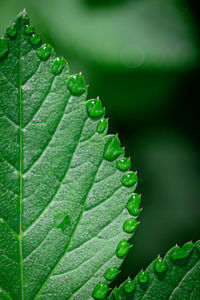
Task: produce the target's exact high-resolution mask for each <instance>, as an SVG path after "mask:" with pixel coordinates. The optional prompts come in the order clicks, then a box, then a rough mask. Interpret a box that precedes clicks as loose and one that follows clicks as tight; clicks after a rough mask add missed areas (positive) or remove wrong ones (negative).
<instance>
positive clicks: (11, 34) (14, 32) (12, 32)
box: [6, 24, 17, 38]
mask: <svg viewBox="0 0 200 300" xmlns="http://www.w3.org/2000/svg"><path fill="white" fill-rule="evenodd" d="M6 33H7V35H8V36H9V37H10V38H14V37H16V35H17V29H16V25H15V24H13V25H12V26H10V27H8V28H7V30H6Z"/></svg>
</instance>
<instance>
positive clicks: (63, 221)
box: [54, 212, 71, 230]
mask: <svg viewBox="0 0 200 300" xmlns="http://www.w3.org/2000/svg"><path fill="white" fill-rule="evenodd" d="M70 224H71V222H70V217H69V215H68V214H67V213H65V212H61V213H58V214H57V215H55V217H54V225H55V227H56V228H61V229H62V230H65V229H66V228H67V227H68V226H69V225H70Z"/></svg>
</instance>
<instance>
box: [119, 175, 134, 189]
mask: <svg viewBox="0 0 200 300" xmlns="http://www.w3.org/2000/svg"><path fill="white" fill-rule="evenodd" d="M121 182H122V184H123V185H125V186H128V187H129V186H132V185H134V184H136V183H137V174H136V173H135V172H127V173H126V174H125V175H124V176H123V177H122V180H121Z"/></svg>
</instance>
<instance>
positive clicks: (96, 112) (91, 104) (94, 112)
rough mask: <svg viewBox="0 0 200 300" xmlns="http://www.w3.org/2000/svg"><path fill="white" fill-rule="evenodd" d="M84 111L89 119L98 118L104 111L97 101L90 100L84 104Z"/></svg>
mask: <svg viewBox="0 0 200 300" xmlns="http://www.w3.org/2000/svg"><path fill="white" fill-rule="evenodd" d="M86 109H87V113H88V116H89V117H90V118H99V117H102V116H103V115H104V114H105V109H104V108H103V106H102V103H101V101H100V100H99V99H92V100H89V101H87V102H86Z"/></svg>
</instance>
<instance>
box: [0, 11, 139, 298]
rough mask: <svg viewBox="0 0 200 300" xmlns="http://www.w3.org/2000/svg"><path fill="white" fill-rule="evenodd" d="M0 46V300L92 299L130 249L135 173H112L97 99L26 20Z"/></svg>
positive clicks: (116, 148) (117, 152) (110, 147)
mask: <svg viewBox="0 0 200 300" xmlns="http://www.w3.org/2000/svg"><path fill="white" fill-rule="evenodd" d="M0 41H1V42H0V86H1V93H0V266H1V267H0V299H15V300H16V299H21V300H23V299H27V300H29V299H40V300H44V299H48V300H51V299H54V300H55V299H59V300H62V299H73V300H75V299H77V300H79V299H91V298H92V292H93V290H94V287H95V286H96V285H97V287H96V290H95V293H99V291H98V286H101V283H100V284H99V282H103V287H105V288H104V292H105V291H107V290H108V289H107V287H106V286H107V284H108V283H107V282H105V278H104V276H103V275H104V273H106V271H107V270H108V269H110V268H116V267H117V268H119V267H120V265H121V263H122V258H123V257H124V256H125V254H126V253H127V252H128V250H129V248H130V247H129V245H130V244H129V243H128V242H127V240H128V239H129V238H130V237H131V236H132V235H131V234H130V233H127V232H125V231H123V224H124V222H125V221H126V220H127V219H129V217H130V215H129V212H128V210H127V209H126V203H127V201H128V199H129V198H130V196H131V195H132V193H133V191H134V190H135V187H136V185H137V180H136V179H137V177H136V173H134V172H130V171H129V172H128V173H127V172H126V171H123V170H120V169H118V167H117V166H118V165H119V164H118V163H117V160H118V159H121V158H123V157H124V149H123V148H121V145H120V142H119V140H118V138H116V137H115V138H114V137H113V136H112V135H108V136H107V135H106V133H107V128H108V122H107V120H106V119H104V118H103V117H104V113H105V111H104V108H103V107H102V105H101V102H100V100H99V99H94V100H89V101H87V100H86V96H87V86H86V84H85V81H84V78H83V76H82V75H81V74H77V75H73V76H71V75H70V73H69V68H68V64H67V63H66V61H65V60H64V59H63V58H57V57H56V55H55V51H54V50H53V48H52V47H51V46H50V45H47V44H42V41H41V37H40V35H38V34H37V33H35V30H34V28H33V27H31V26H30V25H29V20H28V17H27V15H26V12H25V11H24V12H22V13H21V14H20V15H19V16H18V17H17V19H16V22H15V23H13V24H12V26H11V27H9V29H8V30H7V33H6V34H5V36H4V37H3V38H2V39H1V40H0ZM113 140H114V141H117V143H116V145H115V143H112V141H113ZM106 153H109V155H108V159H107V158H106V155H105V154H106ZM133 179H134V180H133ZM131 180H132V183H131ZM127 181H128V183H129V185H128V186H127V184H126V183H127ZM134 228H136V226H135V227H134ZM131 232H133V230H131ZM124 240H126V242H124ZM122 241H123V243H122ZM120 245H121V249H119V246H120ZM116 249H118V252H117V251H116ZM117 253H120V256H119V257H117Z"/></svg>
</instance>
